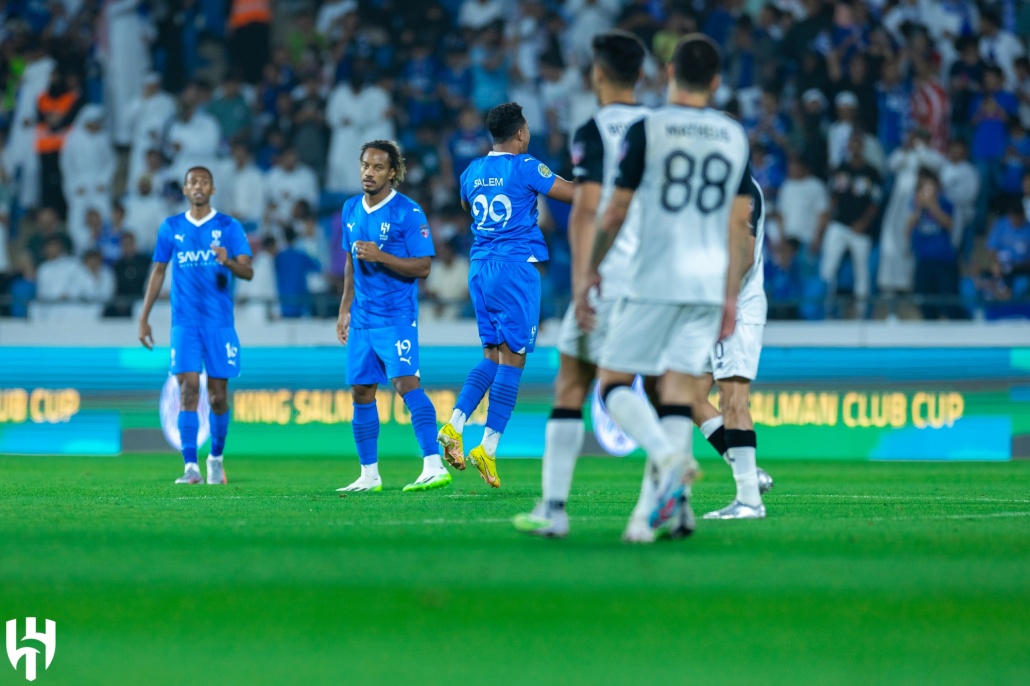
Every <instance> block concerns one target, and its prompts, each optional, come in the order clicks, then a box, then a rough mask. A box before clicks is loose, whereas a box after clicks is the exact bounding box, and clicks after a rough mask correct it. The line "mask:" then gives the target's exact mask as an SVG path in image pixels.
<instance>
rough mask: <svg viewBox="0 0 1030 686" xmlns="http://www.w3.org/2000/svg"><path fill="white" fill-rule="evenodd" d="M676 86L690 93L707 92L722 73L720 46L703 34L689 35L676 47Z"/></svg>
mask: <svg viewBox="0 0 1030 686" xmlns="http://www.w3.org/2000/svg"><path fill="white" fill-rule="evenodd" d="M672 69H673V76H674V78H675V79H676V85H677V86H679V87H680V88H683V89H684V90H688V91H695V92H698V91H706V90H708V88H709V86H711V84H712V79H714V78H715V77H716V76H718V74H719V72H720V71H722V54H721V53H720V51H719V46H718V45H716V44H715V41H713V40H712V39H711V38H709V37H708V36H706V35H704V34H702V33H688V34H687V35H686V36H683V38H681V39H680V42H679V43H678V44H677V45H676V52H675V53H673V56H672Z"/></svg>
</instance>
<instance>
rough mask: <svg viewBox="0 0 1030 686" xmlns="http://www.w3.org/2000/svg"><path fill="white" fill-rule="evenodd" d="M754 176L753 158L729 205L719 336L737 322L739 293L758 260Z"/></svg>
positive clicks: (729, 330)
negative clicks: (724, 282) (755, 261)
mask: <svg viewBox="0 0 1030 686" xmlns="http://www.w3.org/2000/svg"><path fill="white" fill-rule="evenodd" d="M754 185H755V184H754V179H752V178H751V164H750V162H749V163H748V165H747V166H746V167H745V168H744V177H743V179H741V184H740V189H739V190H738V191H737V196H736V197H735V198H734V199H733V206H732V207H731V208H730V226H729V232H728V233H729V265H728V266H727V268H726V298H725V300H724V301H723V310H722V329H721V331H720V332H719V338H720V339H723V338H728V337H729V336H730V334H732V333H733V329H734V328H735V327H736V324H737V297H738V296H739V295H740V284H741V282H742V281H743V280H744V275H745V274H747V270H748V269H750V268H751V265H752V264H753V263H754V260H755V234H754V230H755V227H754V223H753V222H754V221H756V220H755V219H754V217H753V214H754V208H755V197H756V196H757V195H758V190H757V188H755V187H754Z"/></svg>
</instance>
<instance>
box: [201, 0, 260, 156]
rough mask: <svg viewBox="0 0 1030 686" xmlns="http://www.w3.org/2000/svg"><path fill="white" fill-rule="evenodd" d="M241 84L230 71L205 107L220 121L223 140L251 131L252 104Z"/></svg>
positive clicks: (242, 136)
mask: <svg viewBox="0 0 1030 686" xmlns="http://www.w3.org/2000/svg"><path fill="white" fill-rule="evenodd" d="M239 2H240V0H236V2H235V3H234V4H239ZM241 85H242V84H241V83H240V77H239V76H238V75H237V74H236V73H234V72H230V73H229V76H228V77H226V79H225V81H223V82H222V87H221V88H220V89H219V90H218V91H217V92H216V93H215V97H214V98H213V99H212V100H211V102H209V103H208V104H207V105H206V106H205V108H204V110H205V111H206V112H207V113H208V114H209V115H211V116H212V117H214V119H215V121H217V122H218V127H219V129H221V135H222V140H223V141H231V140H235V139H237V138H246V137H249V136H250V133H251V126H252V125H253V122H252V118H251V112H250V105H248V104H247V99H246V98H245V97H243V91H242V90H241Z"/></svg>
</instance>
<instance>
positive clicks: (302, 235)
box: [292, 200, 339, 317]
mask: <svg viewBox="0 0 1030 686" xmlns="http://www.w3.org/2000/svg"><path fill="white" fill-rule="evenodd" d="M292 227H293V230H294V232H295V233H296V236H297V238H296V240H295V241H294V245H295V246H296V247H297V248H298V249H299V250H303V251H304V252H306V253H307V254H308V255H309V256H310V257H311V259H313V260H315V262H317V263H318V264H319V265H322V264H323V263H324V262H325V260H326V255H328V254H329V241H328V240H326V236H325V233H324V232H323V231H322V227H321V226H319V224H318V217H317V216H316V215H315V211H314V210H313V209H312V208H311V206H310V205H308V203H307V202H305V201H303V200H301V201H299V202H297V204H295V205H294V206H293V223H292ZM329 290H330V289H329V281H328V280H327V279H326V277H325V275H324V274H323V273H322V271H321V269H320V270H318V271H313V272H311V273H309V274H308V292H309V293H310V294H311V295H312V296H313V303H314V306H315V307H314V314H315V315H316V316H319V317H326V316H329V315H334V314H336V312H337V310H338V309H339V308H338V307H337V305H338V304H339V303H334V304H333V306H332V307H330V308H328V309H327V308H326V304H327V298H325V297H324V296H326V295H327V294H328V293H329Z"/></svg>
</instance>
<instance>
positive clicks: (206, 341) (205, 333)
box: [200, 326, 242, 484]
mask: <svg viewBox="0 0 1030 686" xmlns="http://www.w3.org/2000/svg"><path fill="white" fill-rule="evenodd" d="M200 342H201V346H202V347H203V354H204V367H205V368H206V369H207V376H208V379H207V397H208V403H209V404H210V406H211V407H210V412H209V413H208V425H209V426H210V428H211V454H210V455H209V456H208V458H207V482H208V483H209V484H224V483H226V477H225V466H224V464H223V458H222V455H223V451H224V449H225V439H226V436H227V435H228V433H229V379H235V378H236V377H237V376H239V375H240V365H241V363H242V357H241V355H240V339H239V338H238V337H237V336H236V330H235V329H234V328H233V327H231V326H226V327H212V328H204V329H201V330H200Z"/></svg>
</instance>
